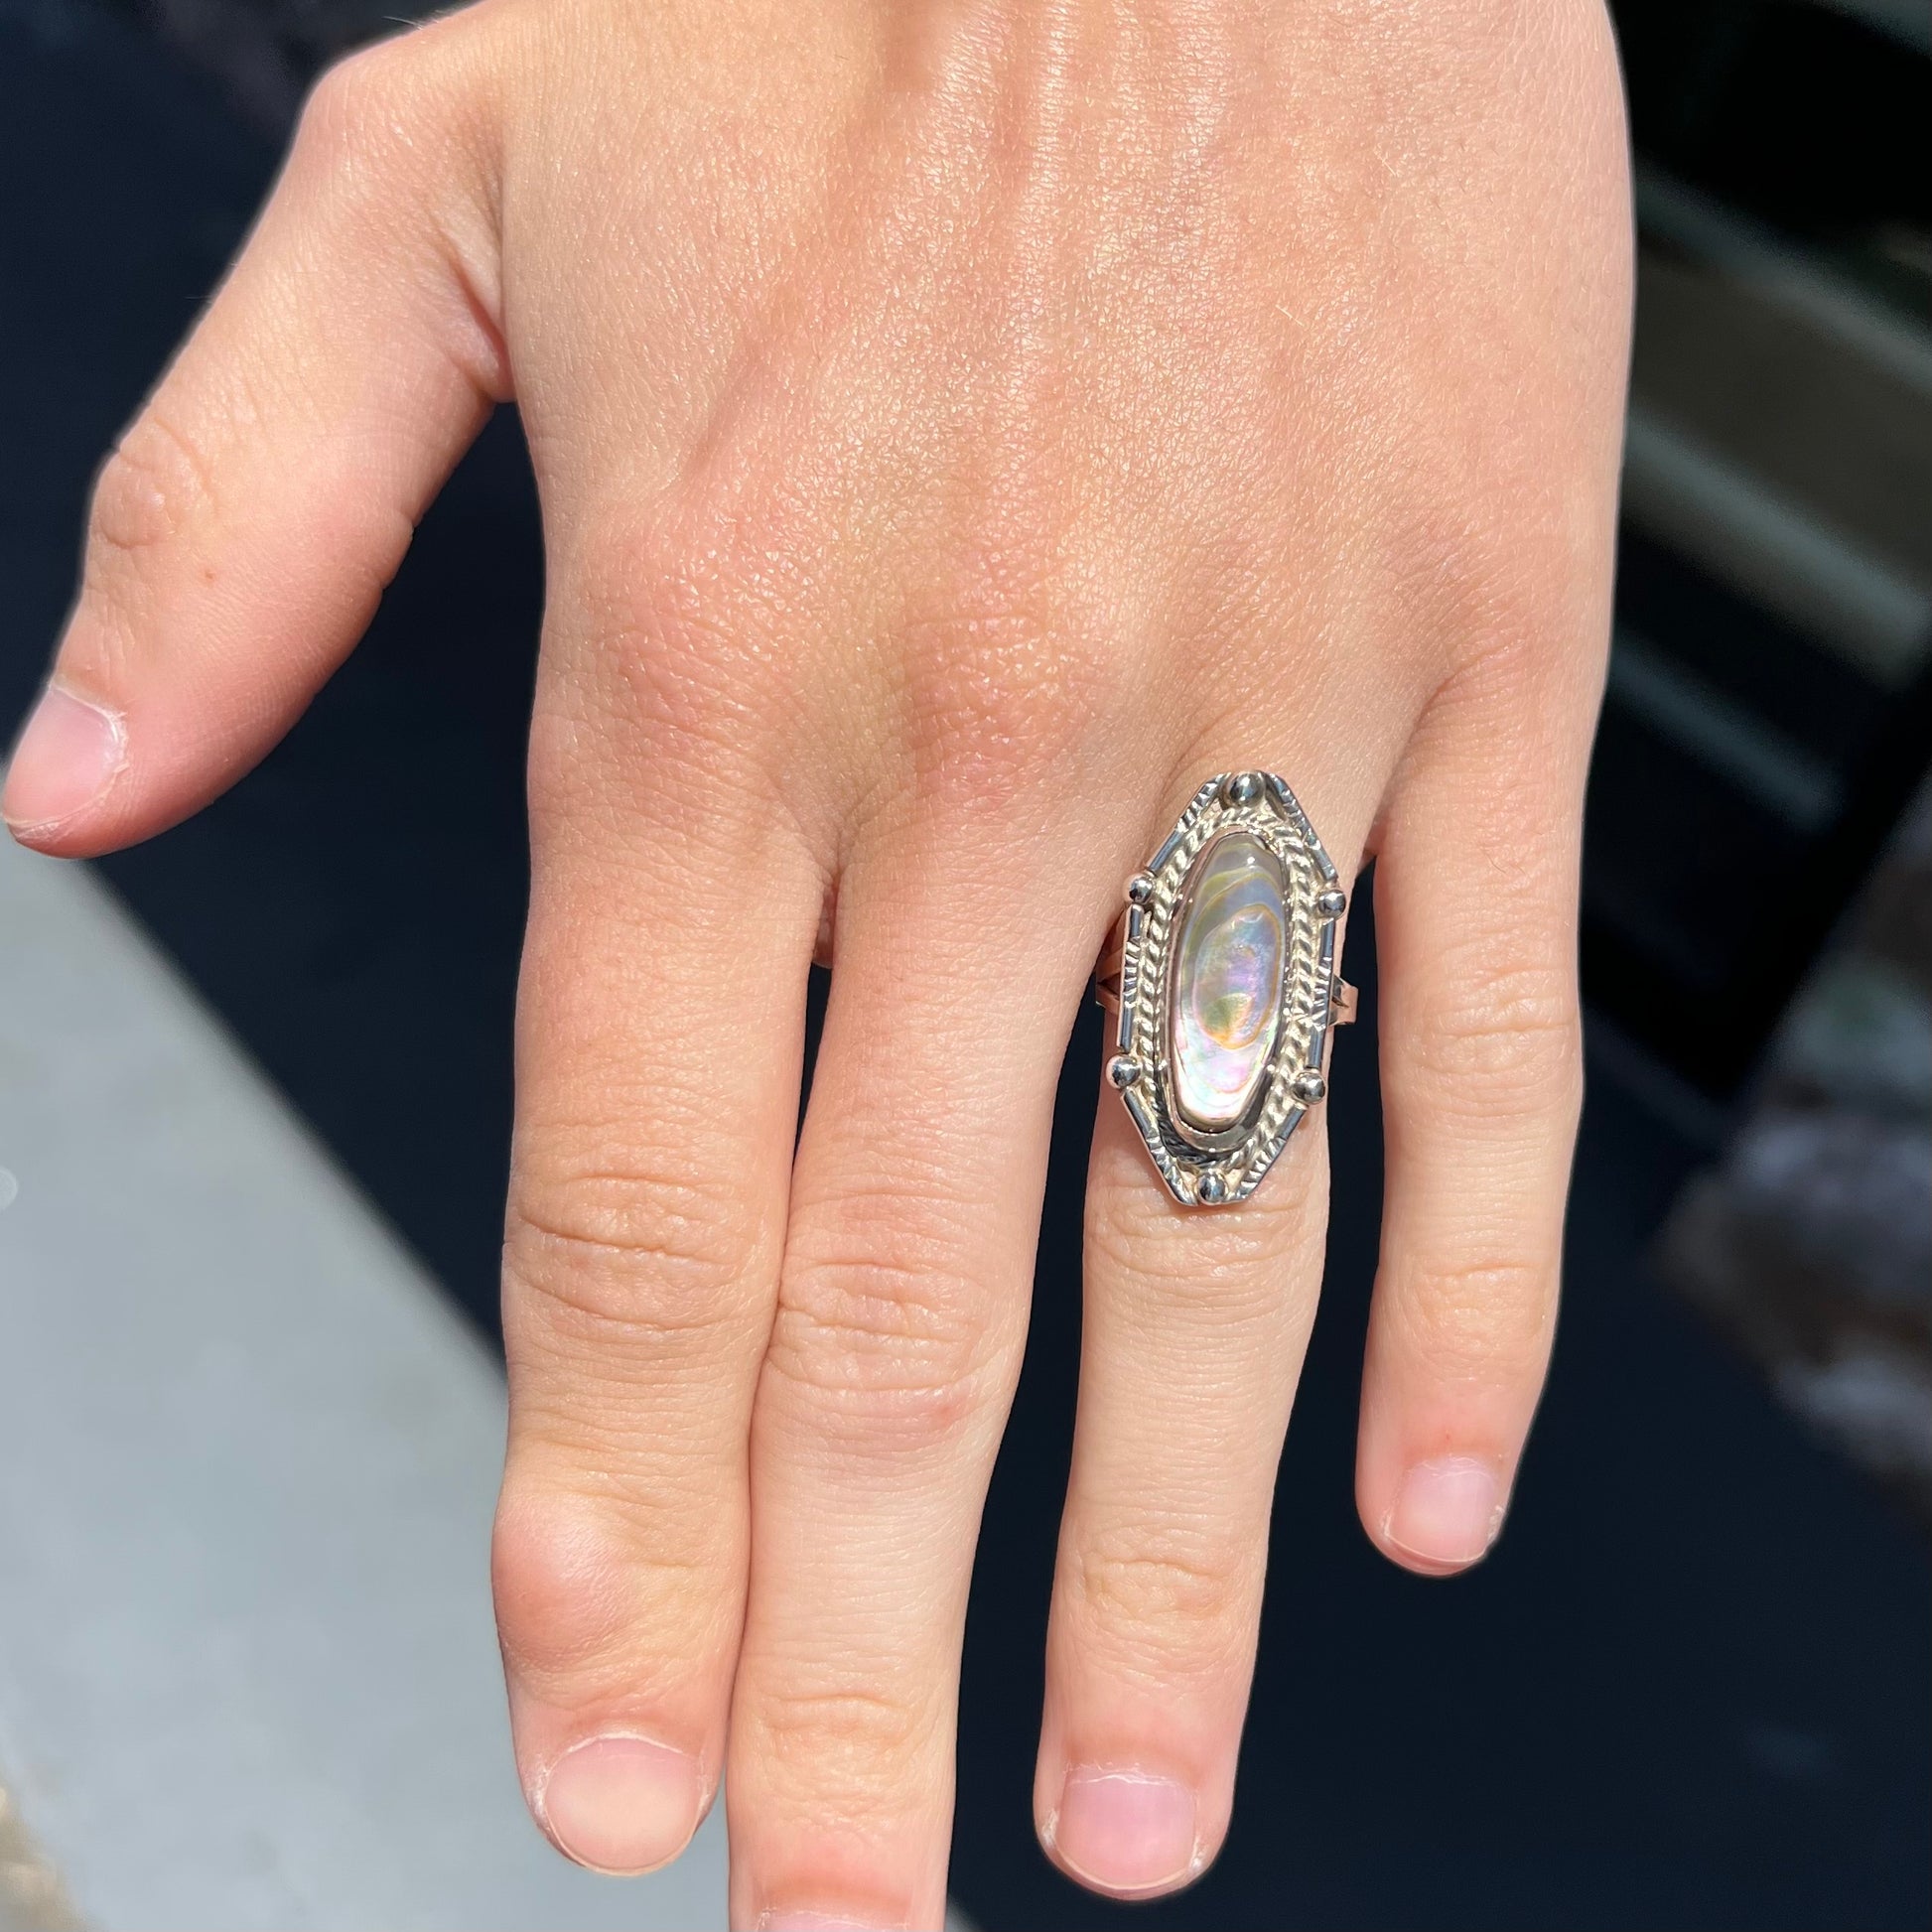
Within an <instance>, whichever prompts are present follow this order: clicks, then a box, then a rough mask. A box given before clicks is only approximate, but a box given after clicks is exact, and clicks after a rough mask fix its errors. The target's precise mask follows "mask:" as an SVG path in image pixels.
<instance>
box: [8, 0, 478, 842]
mask: <svg viewBox="0 0 1932 1932" xmlns="http://www.w3.org/2000/svg"><path fill="white" fill-rule="evenodd" d="M463 45H464V42H463V37H462V35H461V33H460V32H457V31H454V23H452V25H451V27H449V28H438V29H433V30H431V31H430V32H429V33H428V34H426V35H412V36H410V37H409V38H408V39H407V40H405V41H402V42H397V43H391V44H389V45H387V46H384V47H380V48H377V49H374V50H372V51H371V52H370V53H368V54H364V55H362V56H359V57H357V58H356V59H355V60H353V61H350V62H348V63H347V64H345V66H343V67H341V68H338V69H336V70H335V71H334V72H333V73H332V74H330V75H329V76H328V77H327V78H325V79H324V81H323V82H322V85H321V86H320V88H319V89H318V90H317V93H316V96H315V98H314V100H313V101H312V102H311V104H310V107H309V109H308V112H307V113H306V115H305V116H304V119H303V124H302V129H301V132H300V134H299V136H298V137H297V140H296V143H295V148H294V151H293V153H292V154H291V156H290V159H289V163H288V166H287V169H286V171H285V172H284V175H283V177H282V181H281V184H280V186H279V187H278V188H277V190H276V192H275V195H274V197H273V199H272V200H271V202H270V203H269V205H268V207H267V209H266V210H265V211H264V213H263V215H262V218H261V222H260V224H259V226H258V228H257V229H256V232H255V234H254V236H253V238H252V239H251V240H250V242H249V243H248V246H247V248H246V249H245V250H244V252H243V254H242V256H241V258H240V260H239V261H238V262H237V263H236V265H235V268H234V270H233V272H232V274H231V275H230V277H229V279H228V281H227V283H226V285H225V286H224V287H223V288H222V290H221V291H220V293H219V294H218V295H217V296H216V298H215V300H214V303H213V305H212V306H211V308H210V309H209V310H208V312H207V316H206V317H205V318H204V319H203V321H202V323H201V325H200V327H199V328H198V329H197V330H196V331H195V333H194V335H193V336H192V337H191V339H190V340H189V343H188V345H187V346H186V347H185V348H184V349H183V350H182V352H181V355H180V357H179V359H178V360H177V361H176V363H175V365H174V366H173V368H171V369H170V370H169V372H168V374H167V375H166V377H165V378H164V379H163V381H162V383H161V385H160V387H159V388H158V389H157V390H156V391H155V393H154V395H153V396H152V397H151V398H150V399H149V401H148V403H147V404H146V406H145V407H144V408H143V410H142V411H141V414H140V416H139V417H138V418H137V419H136V420H135V422H134V424H133V426H132V427H131V428H130V429H129V430H128V431H127V433H126V435H125V436H124V437H123V438H122V439H121V443H120V446H119V447H118V449H116V451H115V452H114V454H113V455H112V457H110V458H109V460H108V463H107V466H106V468H105V469H104V470H103V471H102V473H101V476H100V479H99V482H98V483H97V484H96V487H95V491H94V500H93V509H92V517H91V522H90V526H89V531H88V537H87V547H86V559H85V564H84V568H83V572H82V580H81V588H80V593H79V598H78V601H77V603H76V605H75V607H74V610H73V613H72V615H71V617H70V619H69V623H68V627H67V631H66V634H65V636H64V637H63V639H62V641H61V645H60V649H59V653H58V655H57V658H56V661H55V665H54V670H53V675H52V680H51V684H50V687H49V690H48V692H47V693H46V695H45V697H44V699H43V702H42V705H41V707H40V709H39V711H38V712H37V714H36V715H35V717H34V719H33V720H32V721H31V722H30V724H29V727H28V729H27V731H26V733H25V735H24V736H23V738H22V740H21V743H20V745H19V747H18V748H17V750H16V752H15V755H14V759H13V761H12V765H11V768H10V771H9V773H8V778H7V786H6V793H5V799H4V810H5V815H6V818H7V822H8V824H9V825H10V826H11V827H12V829H13V831H14V834H15V836H16V837H17V838H20V839H22V840H23V841H25V842H26V843H28V844H30V845H35V846H38V847H40V848H41V849H42V850H45V851H49V852H58V853H62V854H68V855H76V856H78V855H85V854H90V853H97V852H103V851H107V850H109V849H111V848H112V847H114V846H117V845H123V844H126V843H127V842H128V841H130V840H133V839H139V838H144V837H146V836H147V835H148V834H150V833H153V832H156V831H159V830H161V829H162V828H163V827H165V826H167V825H169V824H171V823H172V822H174V821H175V820H176V819H179V818H181V817H183V816H185V815H186V814H188V813H189V812H192V811H194V810H196V809H197V808H198V807H199V806H201V805H202V804H204V803H206V802H207V800H208V799H209V798H211V797H212V796H214V795H215V794H216V793H217V792H219V791H220V790H222V789H223V788H224V787H225V786H227V785H228V784H230V783H232V782H233V780H234V779H235V778H237V777H238V776H240V775H241V773H242V772H244V771H245V770H247V769H248V767H249V766H250V765H252V764H253V763H254V762H255V761H256V760H257V759H259V758H260V757H261V756H262V754H263V753H264V752H265V751H267V749H268V748H269V747H270V746H271V745H273V744H274V743H275V741H276V740H277V739H278V738H279V737H280V736H281V734H282V733H283V732H284V731H286V730H287V729H288V727H289V725H290V724H291V723H292V722H293V721H294V719H295V718H296V717H297V716H298V715H299V713H300V712H301V710H302V708H303V706H304V705H305V704H306V703H307V702H308V700H309V698H310V697H311V696H312V695H313V694H314V692H315V690H316V689H317V687H318V686H319V685H321V683H322V682H323V681H324V680H325V679H326V678H327V677H328V676H329V674H330V672H331V671H332V670H334V668H335V667H336V666H337V664H339V663H340V662H341V661H342V659H343V657H344V656H345V655H346V653H347V652H348V651H349V650H350V649H351V648H352V647H353V645H354V643H355V641H356V639H357V638H358V637H359V636H360V634H361V632H362V630H363V628H364V626H365V625H366V624H367V622H368V620H369V618H370V615H371V614H372V613H373V611H374V608H375V604H376V600H377V599H378V597H379V596H380V595H381V592H382V589H383V586H384V585H385V584H386V583H387V582H388V580H389V578H390V576H391V575H392V574H393V572H394V571H395V568H396V566H397V564H398V563H399V562H400V561H401V559H402V555H403V552H404V550H405V549H406V548H407V546H408V543H409V538H410V534H411V532H412V530H413V528H414V525H415V522H416V519H417V518H418V517H419V516H420V514H421V513H422V511H423V509H424V507H425V506H426V505H427V503H428V502H429V500H430V499H431V497H432V496H434V494H435V493H436V490H437V488H438V487H439V485H440V484H441V483H442V481H443V479H444V477H445V476H446V475H447V474H448V472H449V469H450V467H451V465H452V464H453V463H454V462H455V461H456V459H457V457H458V456H459V455H460V454H461V453H462V451H463V449H464V448H465V447H466V446H467V445H468V443H469V442H470V440H471V439H472V438H473V437H474V436H475V434H476V432H477V430H478V429H479V427H480V426H481V425H482V423H483V418H484V417H485V415H486V414H487V413H488V410H489V408H490V406H491V402H492V400H493V399H494V398H496V397H499V396H502V395H504V394H505V393H506V392H507V373H506V370H505V368H504V362H503V355H502V351H501V348H500V345H498V344H497V342H496V341H495V339H494V336H493V334H492V332H491V330H490V328H489V326H488V325H487V324H486V323H484V322H483V321H481V320H480V316H481V315H483V314H484V313H486V311H487V302H488V287H489V282H490V278H491V275H492V274H493V270H492V268H491V265H490V264H491V257H492V255H493V248H494V243H493V238H492V236H491V234H490V232H489V225H490V224H489V220H488V216H487V213H486V208H485V197H484V194H483V179H482V171H481V169H480V168H477V167H474V166H472V162H471V155H470V151H469V150H470V143H469V137H468V133H467V127H466V120H467V115H468V107H467V105H466V103H467V101H468V99H469V97H470V93H471V92H472V91H473V90H470V89H468V88H467V87H466V85H465V84H464V73H463V52H462V50H463Z"/></svg>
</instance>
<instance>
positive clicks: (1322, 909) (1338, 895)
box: [1314, 886, 1348, 919]
mask: <svg viewBox="0 0 1932 1932" xmlns="http://www.w3.org/2000/svg"><path fill="white" fill-rule="evenodd" d="M1314 909H1315V910H1316V911H1317V912H1319V913H1320V914H1321V916H1322V917H1323V918H1324V919H1334V918H1339V917H1340V916H1341V914H1342V913H1344V912H1346V911H1347V910H1348V895H1347V894H1346V893H1344V892H1341V891H1339V890H1338V889H1337V888H1335V887H1333V886H1330V887H1329V888H1328V890H1327V891H1326V892H1325V893H1317V894H1316V895H1315V896H1314Z"/></svg>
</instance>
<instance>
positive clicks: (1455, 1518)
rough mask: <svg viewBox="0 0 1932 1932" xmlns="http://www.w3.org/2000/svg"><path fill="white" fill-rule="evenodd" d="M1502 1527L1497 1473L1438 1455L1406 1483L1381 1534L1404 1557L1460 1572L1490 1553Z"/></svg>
mask: <svg viewBox="0 0 1932 1932" xmlns="http://www.w3.org/2000/svg"><path fill="white" fill-rule="evenodd" d="M1502 1526H1503V1485H1502V1478H1501V1477H1500V1476H1499V1475H1498V1474H1497V1473H1496V1471H1495V1470H1494V1469H1493V1468H1492V1467H1491V1466H1490V1465H1489V1464H1488V1463H1487V1462H1483V1461H1479V1460H1478V1459H1477V1458H1476V1457H1475V1456H1473V1455H1437V1456H1432V1457H1431V1458H1430V1459H1429V1460H1428V1461H1426V1462H1418V1463H1416V1464H1415V1466H1414V1467H1413V1468H1411V1469H1410V1470H1409V1472H1408V1474H1407V1475H1405V1476H1404V1477H1403V1478H1402V1486H1401V1488H1399V1489H1398V1490H1397V1491H1396V1493H1395V1502H1394V1505H1393V1506H1392V1507H1391V1508H1390V1510H1389V1513H1388V1515H1386V1516H1385V1517H1384V1518H1383V1519H1382V1534H1383V1536H1384V1537H1385V1538H1386V1539H1387V1540H1388V1541H1389V1542H1390V1543H1391V1544H1393V1545H1394V1547H1395V1548H1396V1549H1398V1550H1400V1551H1401V1552H1402V1553H1403V1554H1404V1555H1405V1556H1410V1557H1415V1558H1417V1559H1418V1560H1419V1561H1421V1562H1423V1563H1427V1564H1434V1565H1437V1566H1439V1567H1441V1568H1442V1569H1445V1570H1460V1569H1461V1568H1462V1567H1463V1566H1464V1565H1465V1564H1471V1563H1474V1562H1475V1561H1476V1559H1477V1558H1478V1557H1480V1556H1482V1555H1483V1554H1484V1553H1485V1552H1486V1551H1487V1550H1488V1548H1489V1546H1490V1544H1492V1543H1493V1542H1495V1540H1496V1532H1497V1531H1498V1530H1499V1529H1501V1528H1502Z"/></svg>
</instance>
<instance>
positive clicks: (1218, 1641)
mask: <svg viewBox="0 0 1932 1932" xmlns="http://www.w3.org/2000/svg"><path fill="white" fill-rule="evenodd" d="M1260 1578H1261V1559H1260V1557H1259V1555H1258V1553H1257V1551H1256V1550H1255V1549H1254V1548H1253V1547H1251V1546H1250V1544H1249V1542H1248V1541H1247V1540H1245V1539H1236V1538H1233V1537H1230V1536H1229V1535H1227V1534H1226V1533H1225V1532H1224V1531H1219V1530H1215V1529H1211V1528H1208V1527H1205V1526H1203V1525H1201V1524H1198V1523H1195V1524H1166V1525H1149V1524H1147V1523H1124V1524H1121V1525H1118V1526H1116V1527H1114V1528H1112V1529H1109V1530H1107V1531H1104V1532H1102V1533H1099V1534H1097V1535H1094V1536H1091V1537H1089V1538H1088V1539H1087V1540H1086V1541H1084V1542H1083V1543H1082V1545H1081V1546H1080V1551H1079V1557H1078V1569H1077V1572H1076V1578H1075V1584H1076V1588H1077V1590H1078V1594H1079V1598H1080V1601H1081V1604H1082V1606H1083V1609H1084V1611H1085V1613H1086V1615H1087V1616H1088V1618H1089V1619H1091V1621H1092V1622H1093V1623H1094V1624H1096V1625H1097V1626H1098V1629H1099V1630H1100V1631H1101V1632H1102V1633H1104V1636H1105V1639H1106V1641H1107V1642H1108V1643H1109V1644H1110V1645H1112V1646H1115V1647H1123V1646H1125V1647H1131V1648H1134V1649H1141V1650H1146V1651H1148V1652H1151V1653H1155V1654H1157V1655H1158V1656H1159V1659H1160V1661H1161V1663H1162V1665H1163V1667H1164V1668H1167V1669H1172V1668H1173V1666H1174V1664H1175V1663H1176V1661H1177V1660H1178V1659H1180V1658H1184V1657H1192V1658H1197V1659H1199V1660H1201V1661H1202V1662H1203V1663H1204V1664H1206V1663H1215V1664H1218V1663H1219V1662H1221V1661H1223V1660H1224V1659H1225V1657H1226V1656H1227V1655H1228V1654H1229V1652H1230V1651H1232V1650H1234V1649H1236V1648H1238V1647H1239V1646H1240V1645H1241V1644H1242V1643H1243V1642H1244V1641H1245V1632H1246V1631H1247V1628H1248V1624H1249V1622H1250V1621H1251V1619H1252V1617H1253V1616H1254V1614H1255V1611H1256V1605H1257V1602H1258V1592H1259V1589H1260Z"/></svg>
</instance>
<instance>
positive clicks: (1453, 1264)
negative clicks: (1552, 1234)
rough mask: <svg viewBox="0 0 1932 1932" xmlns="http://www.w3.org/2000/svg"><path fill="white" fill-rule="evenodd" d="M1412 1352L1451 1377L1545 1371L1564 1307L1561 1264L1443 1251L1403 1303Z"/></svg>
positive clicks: (1484, 1379)
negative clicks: (1559, 1305)
mask: <svg viewBox="0 0 1932 1932" xmlns="http://www.w3.org/2000/svg"><path fill="white" fill-rule="evenodd" d="M1396 1306H1397V1309H1398V1311H1399V1318H1400V1322H1401V1328H1402V1341H1403V1347H1404V1352H1405V1353H1408V1354H1413V1355H1415V1356H1416V1357H1418V1358H1419V1359H1421V1360H1423V1361H1425V1362H1427V1363H1428V1364H1429V1369H1430V1373H1431V1374H1432V1375H1434V1376H1435V1377H1437V1378H1438V1379H1439V1380H1442V1381H1447V1382H1472V1383H1493V1382H1495V1381H1497V1380H1498V1379H1499V1378H1500V1379H1503V1380H1513V1379H1514V1378H1515V1377H1516V1376H1517V1374H1519V1373H1520V1372H1524V1371H1528V1370H1532V1369H1540V1364H1541V1362H1542V1360H1543V1357H1544V1355H1545V1354H1546V1352H1547V1350H1548V1346H1549V1339H1550V1330H1551V1326H1552V1323H1553V1321H1554V1317H1555V1311H1556V1277H1555V1270H1554V1268H1552V1267H1550V1266H1547V1265H1544V1264H1540V1263H1537V1262H1529V1261H1523V1260H1520V1259H1517V1258H1514V1257H1509V1256H1496V1255H1475V1256H1470V1257H1466V1258H1456V1259H1451V1258H1448V1257H1439V1258H1435V1259H1432V1260H1429V1261H1427V1262H1425V1263H1424V1264H1423V1265H1422V1266H1420V1267H1419V1268H1418V1270H1417V1272H1416V1274H1415V1275H1414V1277H1413V1278H1412V1280H1411V1281H1410V1283H1409V1285H1408V1289H1407V1292H1405V1293H1404V1294H1403V1295H1402V1296H1401V1297H1400V1298H1399V1300H1398V1302H1397V1305H1396Z"/></svg>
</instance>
